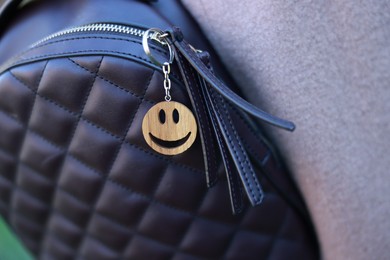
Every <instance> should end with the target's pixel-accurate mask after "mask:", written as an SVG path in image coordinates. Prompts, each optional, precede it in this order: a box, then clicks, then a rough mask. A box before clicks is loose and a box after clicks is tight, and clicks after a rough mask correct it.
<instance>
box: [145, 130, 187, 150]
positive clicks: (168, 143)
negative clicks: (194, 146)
mask: <svg viewBox="0 0 390 260" xmlns="http://www.w3.org/2000/svg"><path fill="white" fill-rule="evenodd" d="M190 135H191V132H189V133H188V134H187V135H186V136H185V137H183V138H181V139H179V140H176V141H165V140H161V139H160V138H157V137H155V136H154V135H152V134H151V133H149V136H150V138H151V139H152V141H153V142H155V143H156V144H158V145H159V146H162V147H164V148H168V149H169V148H176V147H179V146H181V145H183V144H184V143H185V142H187V140H188V138H190Z"/></svg>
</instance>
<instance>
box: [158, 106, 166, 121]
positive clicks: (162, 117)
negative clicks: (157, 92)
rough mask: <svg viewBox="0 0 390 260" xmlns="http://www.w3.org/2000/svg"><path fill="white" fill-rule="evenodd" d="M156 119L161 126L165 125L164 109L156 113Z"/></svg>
mask: <svg viewBox="0 0 390 260" xmlns="http://www.w3.org/2000/svg"><path fill="white" fill-rule="evenodd" d="M158 119H159V120H160V123H161V124H165V111H164V109H161V110H160V112H159V113H158Z"/></svg>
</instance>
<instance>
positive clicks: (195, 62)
mask: <svg viewBox="0 0 390 260" xmlns="http://www.w3.org/2000/svg"><path fill="white" fill-rule="evenodd" d="M169 33H170V34H171V37H172V39H173V41H172V44H173V45H174V46H175V47H176V49H177V51H178V52H180V53H181V54H182V55H183V57H184V58H185V59H186V60H187V61H188V62H189V63H190V64H191V66H192V67H193V68H194V69H195V70H196V71H197V73H199V75H201V76H202V77H203V78H204V79H205V80H206V81H207V83H208V84H209V85H210V86H211V87H212V88H214V89H215V90H216V91H217V92H218V93H219V94H221V95H222V96H223V97H224V98H226V99H227V100H228V101H229V102H231V103H232V104H233V105H235V106H237V107H239V108H240V109H242V110H244V111H245V112H247V113H248V114H250V115H252V116H254V117H256V118H258V119H260V120H262V121H264V122H266V123H268V124H271V125H274V126H276V127H279V128H282V129H285V130H288V131H294V129H295V124H294V123H293V122H291V121H288V120H285V119H281V118H278V117H276V116H273V115H271V114H269V113H267V112H265V111H263V110H261V109H259V108H258V107H256V106H254V105H252V104H251V103H249V102H247V101H246V100H244V99H243V98H241V97H240V96H238V95H237V94H236V93H234V92H233V91H232V90H231V89H230V88H228V87H227V86H226V85H225V84H224V83H223V82H222V81H221V80H220V79H218V78H217V77H216V76H215V75H214V74H213V73H212V72H211V71H210V70H209V69H208V68H207V66H206V65H205V64H204V63H203V62H202V61H201V60H200V58H199V57H198V55H197V54H196V52H195V51H194V50H193V48H192V47H191V45H189V44H188V43H187V42H186V41H185V40H184V38H183V34H182V33H181V31H180V29H179V28H177V27H174V28H173V30H172V31H170V32H169Z"/></svg>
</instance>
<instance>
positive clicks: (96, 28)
mask: <svg viewBox="0 0 390 260" xmlns="http://www.w3.org/2000/svg"><path fill="white" fill-rule="evenodd" d="M82 32H112V33H121V34H127V35H131V36H136V37H143V36H144V34H145V32H146V31H145V30H142V29H138V28H134V27H129V26H124V25H118V24H107V23H95V24H87V25H83V26H78V27H73V28H69V29H65V30H63V31H59V32H56V33H53V34H51V35H49V36H47V37H45V38H43V39H42V40H40V41H38V42H36V43H34V44H33V45H31V46H30V48H34V47H37V46H38V45H40V44H42V43H44V42H47V41H50V40H52V39H54V38H57V37H61V36H64V35H68V34H73V33H82ZM149 37H150V36H149Z"/></svg>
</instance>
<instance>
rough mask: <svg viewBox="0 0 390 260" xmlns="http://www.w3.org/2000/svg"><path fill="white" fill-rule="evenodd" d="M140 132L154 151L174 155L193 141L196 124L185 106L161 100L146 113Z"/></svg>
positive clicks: (184, 149) (188, 146)
mask: <svg viewBox="0 0 390 260" xmlns="http://www.w3.org/2000/svg"><path fill="white" fill-rule="evenodd" d="M142 133H143V135H144V138H145V141H146V143H147V144H148V145H149V146H150V147H151V148H152V149H153V150H155V151H156V152H159V153H161V154H165V155H176V154H180V153H182V152H184V151H186V150H187V149H188V148H190V147H191V145H192V144H193V143H194V141H195V138H196V134H197V126H196V121H195V117H194V115H193V114H192V112H191V110H189V109H188V108H187V107H186V106H184V105H183V104H181V103H178V102H174V101H170V102H164V101H163V102H160V103H157V104H156V105H154V106H153V107H152V108H151V109H149V111H148V112H147V113H146V115H145V117H144V119H143V121H142Z"/></svg>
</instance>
